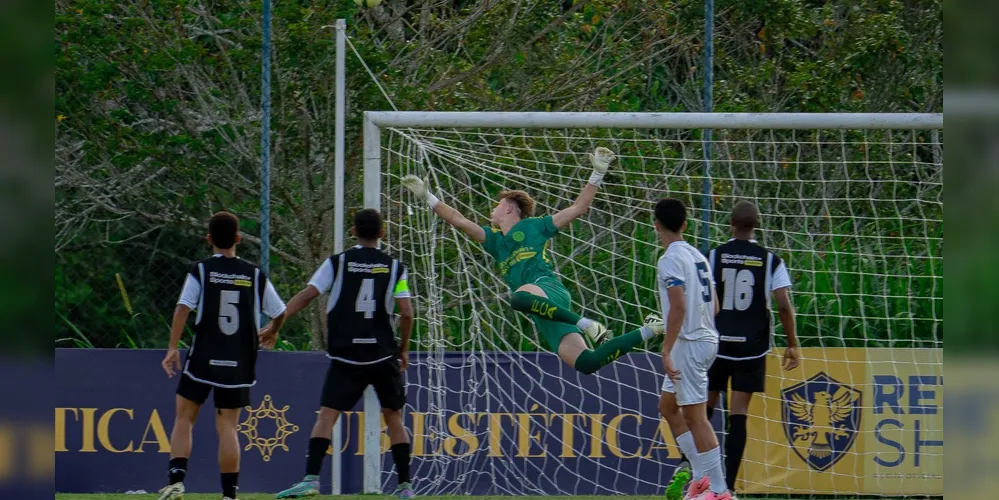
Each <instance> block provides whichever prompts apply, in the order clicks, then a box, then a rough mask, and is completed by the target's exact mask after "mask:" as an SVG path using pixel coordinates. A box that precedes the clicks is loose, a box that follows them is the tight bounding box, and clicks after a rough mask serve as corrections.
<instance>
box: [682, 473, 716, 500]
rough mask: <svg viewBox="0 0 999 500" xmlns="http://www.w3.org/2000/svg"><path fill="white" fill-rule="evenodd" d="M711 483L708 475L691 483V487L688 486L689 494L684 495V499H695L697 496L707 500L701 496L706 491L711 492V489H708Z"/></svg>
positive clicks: (700, 499) (699, 499) (698, 499)
mask: <svg viewBox="0 0 999 500" xmlns="http://www.w3.org/2000/svg"><path fill="white" fill-rule="evenodd" d="M710 485H711V483H710V482H709V481H708V476H704V477H702V478H700V479H698V480H696V481H694V482H692V483H690V487H689V488H687V494H686V495H684V497H683V500H693V499H695V498H696V499H697V500H705V499H702V498H699V497H700V496H701V495H704V493H711V490H710V489H708V487H709V486H710Z"/></svg>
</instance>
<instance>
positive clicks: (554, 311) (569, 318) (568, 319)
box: [510, 292, 583, 326]
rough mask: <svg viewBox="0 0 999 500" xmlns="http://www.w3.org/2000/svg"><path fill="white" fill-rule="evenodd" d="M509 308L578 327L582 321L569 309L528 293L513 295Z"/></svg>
mask: <svg viewBox="0 0 999 500" xmlns="http://www.w3.org/2000/svg"><path fill="white" fill-rule="evenodd" d="M510 306H511V307H513V309H514V310H515V311H520V312H522V313H525V314H533V315H534V316H537V317H539V318H542V319H548V320H551V321H557V322H559V323H568V324H570V325H577V326H578V324H579V320H581V319H583V317H582V316H580V315H578V314H576V313H574V312H572V311H570V310H569V309H567V308H565V307H561V306H559V305H558V304H556V303H555V302H552V301H551V300H549V299H547V298H545V297H541V296H540V295H534V294H533V293H530V292H516V293H514V294H513V298H512V299H511V300H510Z"/></svg>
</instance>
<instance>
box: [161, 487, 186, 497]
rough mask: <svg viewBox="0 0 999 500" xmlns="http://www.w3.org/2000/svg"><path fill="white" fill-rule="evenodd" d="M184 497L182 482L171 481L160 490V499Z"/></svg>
mask: <svg viewBox="0 0 999 500" xmlns="http://www.w3.org/2000/svg"><path fill="white" fill-rule="evenodd" d="M182 498H184V483H173V484H171V485H170V486H166V487H164V488H163V489H161V490H160V500H181V499H182Z"/></svg>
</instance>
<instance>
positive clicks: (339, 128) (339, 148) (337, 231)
mask: <svg viewBox="0 0 999 500" xmlns="http://www.w3.org/2000/svg"><path fill="white" fill-rule="evenodd" d="M334 28H335V29H336V117H335V119H336V123H335V126H334V147H335V149H336V151H335V153H334V165H333V177H334V181H335V185H336V188H335V193H334V197H335V198H334V199H335V202H336V207H335V208H334V209H333V252H334V253H340V252H342V251H343V236H344V235H343V218H344V206H343V204H344V203H343V197H344V195H343V193H344V178H343V162H344V150H343V148H344V105H345V103H346V99H347V94H346V81H347V73H346V58H347V57H346V45H347V43H346V40H345V39H346V36H347V21H346V19H337V20H336V25H335V26H334ZM343 419H344V416H341V417H340V418H338V419H337V421H336V424H334V425H333V460H332V462H333V464H332V465H333V475H332V476H333V477H332V481H331V484H332V491H331V492H330V493H331V494H333V495H340V494H342V493H343V457H342V456H341V455H342V450H341V448H342V447H343Z"/></svg>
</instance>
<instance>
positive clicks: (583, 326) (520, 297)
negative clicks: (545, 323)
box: [510, 284, 610, 345]
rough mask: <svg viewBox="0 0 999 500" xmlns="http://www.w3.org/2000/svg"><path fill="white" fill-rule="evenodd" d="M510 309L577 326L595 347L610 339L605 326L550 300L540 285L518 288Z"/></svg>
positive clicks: (511, 300) (512, 298)
mask: <svg viewBox="0 0 999 500" xmlns="http://www.w3.org/2000/svg"><path fill="white" fill-rule="evenodd" d="M510 307H512V308H513V309H514V310H516V311H520V312H522V313H524V314H533V315H535V316H538V317H540V318H544V319H548V320H551V321H557V322H559V323H568V324H571V325H576V327H577V328H579V331H581V332H583V334H584V335H586V337H587V338H589V339H590V341H591V342H593V345H599V344H600V343H602V342H603V341H605V340H607V339H608V338H609V337H610V332H609V331H608V330H607V328H606V327H605V326H604V325H602V324H600V323H598V322H596V321H594V320H592V319H589V318H584V317H582V316H580V315H578V314H576V313H574V312H572V311H571V310H569V309H566V308H565V307H560V306H559V305H558V304H556V303H555V302H552V301H550V300H548V294H546V293H545V291H544V290H543V289H542V288H541V287H539V286H538V285H531V284H527V285H523V286H521V287H520V288H518V289H517V290H516V291H515V292H514V293H513V296H512V297H511V299H510Z"/></svg>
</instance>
